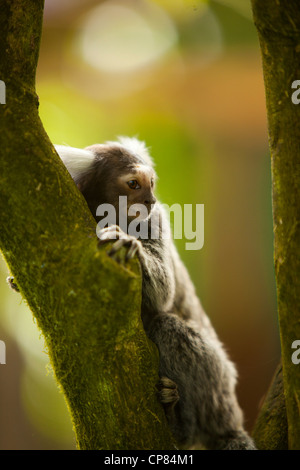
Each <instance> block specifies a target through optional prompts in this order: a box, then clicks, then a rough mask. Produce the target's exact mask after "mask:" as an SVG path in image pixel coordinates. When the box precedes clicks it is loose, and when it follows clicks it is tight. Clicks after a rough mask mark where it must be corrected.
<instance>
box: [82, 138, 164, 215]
mask: <svg viewBox="0 0 300 470" xmlns="http://www.w3.org/2000/svg"><path fill="white" fill-rule="evenodd" d="M87 150H89V151H92V152H93V153H94V154H95V155H96V158H95V161H94V162H93V164H92V165H91V167H90V168H89V171H88V172H87V173H86V175H84V176H83V177H82V178H81V179H80V180H79V181H77V185H78V187H79V189H80V190H81V191H82V193H83V195H84V197H85V199H86V201H87V203H88V205H89V207H90V210H91V212H92V214H93V215H94V217H95V218H96V212H97V208H98V207H99V205H101V204H111V205H113V206H114V208H115V210H116V216H117V223H118V217H119V215H122V217H124V216H125V217H126V218H128V219H129V220H130V219H135V218H136V217H139V220H145V219H147V218H148V217H149V215H150V213H151V211H152V209H153V206H154V204H155V202H156V198H155V196H154V185H155V179H156V174H155V171H154V169H153V167H152V166H151V165H150V164H148V163H147V162H145V161H144V160H143V158H141V157H140V156H139V155H138V154H136V153H133V152H132V151H130V149H127V148H125V147H123V146H121V145H114V144H111V145H97V144H96V145H93V146H91V147H88V148H87ZM120 196H126V198H122V203H121V202H120ZM124 199H125V201H124ZM96 220H97V219H96Z"/></svg>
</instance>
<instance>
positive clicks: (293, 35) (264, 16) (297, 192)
mask: <svg viewBox="0 0 300 470" xmlns="http://www.w3.org/2000/svg"><path fill="white" fill-rule="evenodd" d="M252 8H253V17H254V22H255V25H256V27H257V31H258V36H259V41H260V47H261V53H262V63H263V71H264V81H265V90H266V104H267V114H268V127H269V145H270V151H271V168H272V200H273V228H274V261H275V275H276V286H277V301H278V318H279V327H280V338H281V350H282V368H283V385H284V395H285V402H286V411H287V422H288V446H289V449H300V366H299V365H295V364H293V362H292V361H291V355H292V352H293V351H292V349H291V345H292V343H293V341H294V340H297V339H300V157H299V155H300V107H299V105H295V104H293V103H292V100H291V96H292V93H293V91H294V90H293V89H292V88H291V87H292V83H293V81H294V80H299V79H300V5H299V2H298V1H297V0H290V1H288V2H285V1H282V0H264V1H262V0H261V1H259V0H252Z"/></svg>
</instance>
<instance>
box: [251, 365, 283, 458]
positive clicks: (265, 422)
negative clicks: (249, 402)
mask: <svg viewBox="0 0 300 470" xmlns="http://www.w3.org/2000/svg"><path fill="white" fill-rule="evenodd" d="M252 437H253V438H254V440H255V442H256V445H257V446H258V448H259V449H261V450H287V449H288V428H287V418H286V408H285V398H284V390H283V380H282V366H281V364H280V365H279V366H278V368H277V370H276V372H275V375H274V378H273V381H272V383H271V385H270V389H269V391H268V393H267V395H266V398H265V399H264V402H263V405H262V407H261V409H260V412H259V415H258V418H257V420H256V423H255V427H254V430H253V433H252Z"/></svg>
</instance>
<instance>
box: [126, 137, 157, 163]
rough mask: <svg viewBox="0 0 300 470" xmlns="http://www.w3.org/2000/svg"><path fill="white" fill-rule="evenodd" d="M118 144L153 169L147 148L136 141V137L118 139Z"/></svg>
mask: <svg viewBox="0 0 300 470" xmlns="http://www.w3.org/2000/svg"><path fill="white" fill-rule="evenodd" d="M118 140H119V142H120V144H121V145H122V146H123V147H124V148H125V149H126V150H128V151H129V152H131V153H133V154H135V155H136V156H137V157H140V158H141V159H142V160H144V162H145V163H146V164H147V165H149V166H151V167H153V166H154V162H153V160H152V158H151V157H150V154H149V152H148V148H147V147H146V144H145V142H142V141H141V140H138V139H137V138H136V137H123V136H121V137H118Z"/></svg>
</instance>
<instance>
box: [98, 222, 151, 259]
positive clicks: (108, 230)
mask: <svg viewBox="0 0 300 470" xmlns="http://www.w3.org/2000/svg"><path fill="white" fill-rule="evenodd" d="M98 238H99V245H102V244H103V243H106V242H109V241H112V240H117V241H116V242H115V243H114V244H113V245H112V248H111V250H110V251H109V253H108V254H109V256H113V255H115V254H116V253H117V252H118V251H119V250H120V249H121V248H122V247H123V246H126V247H127V248H128V250H127V253H126V257H125V261H129V260H130V259H132V258H133V257H134V255H135V254H140V253H141V251H142V244H141V242H140V241H139V240H137V238H135V237H133V236H132V235H128V234H127V233H125V232H123V230H121V229H120V227H119V226H118V225H110V226H109V227H105V228H103V229H102V230H100V231H99V232H98Z"/></svg>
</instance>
